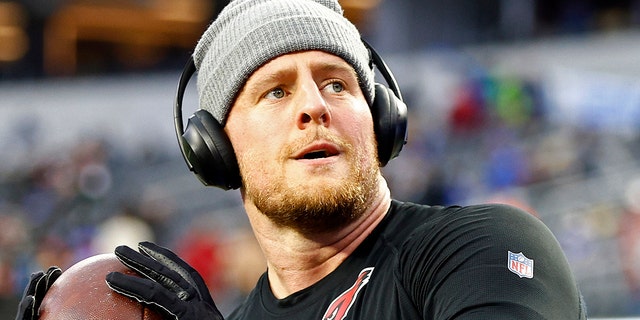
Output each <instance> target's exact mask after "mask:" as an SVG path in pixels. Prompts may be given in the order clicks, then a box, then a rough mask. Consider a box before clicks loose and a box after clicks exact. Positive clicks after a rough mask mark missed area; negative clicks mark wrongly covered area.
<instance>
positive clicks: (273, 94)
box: [264, 87, 285, 99]
mask: <svg viewBox="0 0 640 320" xmlns="http://www.w3.org/2000/svg"><path fill="white" fill-rule="evenodd" d="M284 96H285V92H284V89H282V88H280V87H277V88H273V89H271V90H269V92H267V93H266V94H265V95H264V97H265V98H267V99H282V98H284Z"/></svg>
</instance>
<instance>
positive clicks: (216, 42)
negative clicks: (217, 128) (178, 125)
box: [193, 0, 375, 124]
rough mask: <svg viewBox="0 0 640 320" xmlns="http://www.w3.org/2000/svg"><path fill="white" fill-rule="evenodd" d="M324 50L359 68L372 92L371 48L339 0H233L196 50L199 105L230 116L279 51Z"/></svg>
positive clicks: (365, 86) (222, 118)
mask: <svg viewBox="0 0 640 320" xmlns="http://www.w3.org/2000/svg"><path fill="white" fill-rule="evenodd" d="M304 50H322V51H325V52H328V53H331V54H335V55H337V56H339V57H341V58H342V59H344V60H345V61H346V62H347V63H349V64H350V65H351V66H352V67H353V68H354V69H355V71H356V73H357V75H358V77H359V81H360V86H361V88H362V91H363V93H364V95H365V98H366V99H367V101H368V102H369V104H371V103H372V101H373V98H374V92H375V90H374V79H373V78H374V73H373V69H372V66H371V63H370V57H369V51H368V50H367V48H366V47H365V46H364V44H363V42H362V41H361V39H360V33H359V32H358V30H357V29H356V27H355V26H354V25H353V24H352V23H351V22H349V21H348V20H347V19H346V18H345V17H344V16H343V10H342V8H341V7H340V4H339V3H338V1H337V0H233V1H231V2H230V3H229V4H228V5H227V6H226V7H225V8H224V9H223V10H222V12H221V13H220V14H219V15H218V17H217V19H216V20H215V21H213V22H212V23H211V25H210V26H209V28H208V29H207V30H206V31H205V33H204V34H203V36H202V38H201V39H200V41H199V42H198V45H197V46H196V48H195V51H194V53H193V58H194V61H195V65H196V68H197V69H198V96H199V104H200V108H202V109H204V110H207V111H209V112H210V113H211V114H212V115H213V117H214V118H215V119H216V120H218V121H219V122H220V123H222V124H224V123H225V122H226V118H227V115H228V113H229V109H230V108H231V106H232V104H233V102H234V100H235V98H236V95H237V94H238V92H239V91H240V90H241V89H242V86H243V85H244V83H245V82H246V80H247V79H248V78H249V76H250V75H251V74H252V73H253V72H254V71H255V70H256V69H258V68H259V67H260V66H262V65H264V64H265V63H267V62H268V61H269V60H271V59H274V58H276V57H278V56H280V55H283V54H286V53H291V52H297V51H304Z"/></svg>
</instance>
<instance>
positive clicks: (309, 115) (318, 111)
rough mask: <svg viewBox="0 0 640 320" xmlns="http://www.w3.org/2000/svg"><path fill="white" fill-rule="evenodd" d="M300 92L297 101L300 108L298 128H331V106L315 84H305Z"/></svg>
mask: <svg viewBox="0 0 640 320" xmlns="http://www.w3.org/2000/svg"><path fill="white" fill-rule="evenodd" d="M298 92H299V96H298V97H297V98H298V99H299V100H298V101H296V102H297V105H299V106H300V108H299V109H298V111H297V124H298V127H299V128H300V129H305V128H307V127H308V126H310V125H313V124H315V125H322V126H329V124H330V122H331V113H330V110H329V106H328V104H327V101H326V100H325V99H324V97H323V96H322V93H321V92H320V90H319V89H318V87H317V86H316V84H315V82H311V83H309V84H305V85H304V86H303V87H301V90H299V91H298Z"/></svg>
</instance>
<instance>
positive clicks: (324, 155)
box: [302, 150, 334, 160]
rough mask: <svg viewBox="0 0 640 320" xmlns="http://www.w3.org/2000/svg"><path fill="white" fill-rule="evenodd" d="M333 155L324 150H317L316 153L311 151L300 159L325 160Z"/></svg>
mask: <svg viewBox="0 0 640 320" xmlns="http://www.w3.org/2000/svg"><path fill="white" fill-rule="evenodd" d="M332 155H334V154H331V153H329V152H327V151H326V150H318V151H312V152H309V153H306V154H304V155H303V156H302V159H309V160H312V159H321V158H327V157H331V156H332Z"/></svg>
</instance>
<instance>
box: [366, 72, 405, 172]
mask: <svg viewBox="0 0 640 320" xmlns="http://www.w3.org/2000/svg"><path fill="white" fill-rule="evenodd" d="M375 90H376V96H375V99H374V100H373V104H372V106H371V113H372V115H373V127H374V131H375V133H376V140H377V142H378V160H379V161H380V165H381V166H385V165H386V164H387V163H388V162H389V160H391V159H393V158H395V157H397V156H398V155H399V154H400V151H401V150H402V147H403V146H404V145H405V144H406V142H407V106H406V105H405V104H404V102H403V101H402V100H400V99H399V98H398V97H396V95H395V93H393V91H392V90H391V89H389V88H387V87H385V86H384V85H382V84H379V83H376V84H375Z"/></svg>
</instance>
